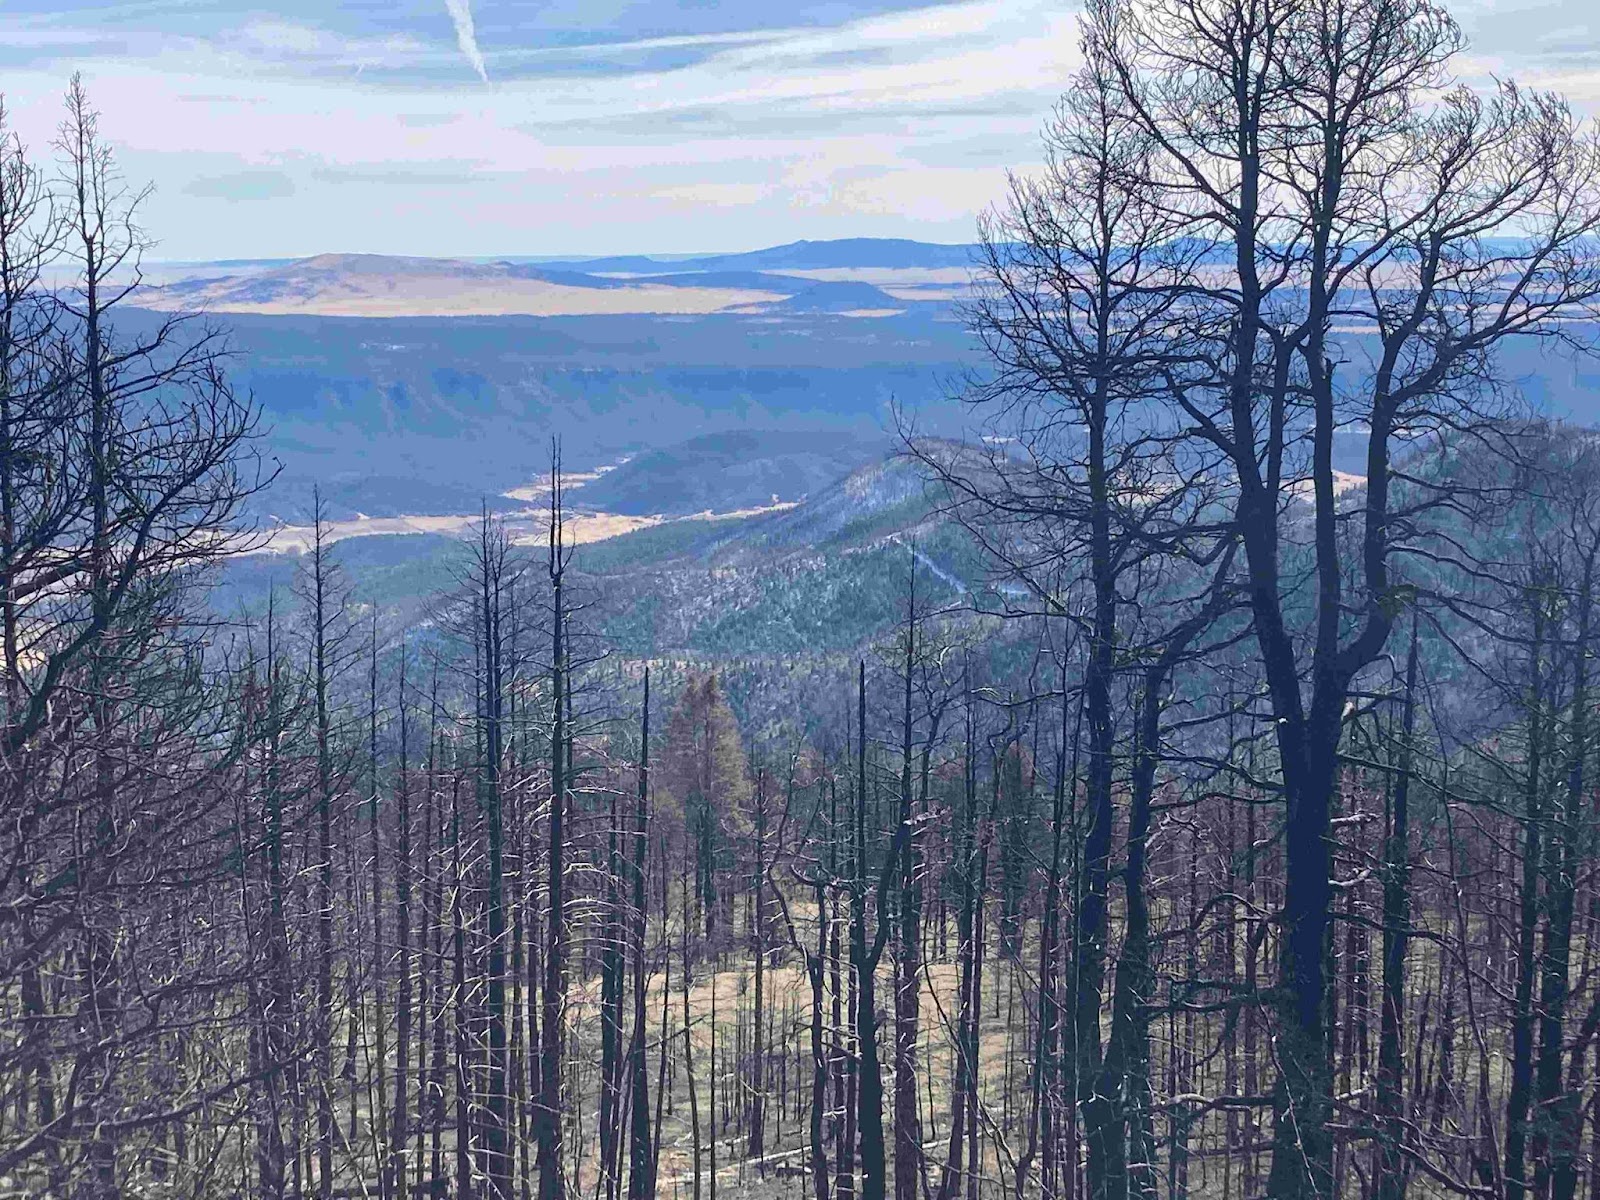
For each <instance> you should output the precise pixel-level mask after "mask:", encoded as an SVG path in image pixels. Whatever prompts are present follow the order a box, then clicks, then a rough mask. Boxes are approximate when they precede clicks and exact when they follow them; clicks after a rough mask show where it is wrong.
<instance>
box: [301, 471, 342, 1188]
mask: <svg viewBox="0 0 1600 1200" xmlns="http://www.w3.org/2000/svg"><path fill="white" fill-rule="evenodd" d="M323 514H324V510H323V506H322V497H321V494H320V493H318V494H317V495H316V496H315V497H314V499H313V509H312V522H311V547H310V552H309V554H308V555H307V556H306V560H305V563H304V564H303V567H302V577H301V585H300V586H301V590H302V595H303V599H304V600H305V601H306V604H307V607H308V614H307V615H308V616H309V617H310V620H311V630H310V633H311V686H312V695H313V702H314V704H315V708H314V724H313V726H312V736H313V739H314V744H315V747H316V759H317V762H316V791H315V797H316V830H317V846H316V855H317V858H316V863H317V867H316V885H315V899H314V901H313V906H314V908H315V910H316V914H317V960H316V961H317V975H316V1012H315V1015H314V1018H313V1022H312V1076H313V1078H312V1083H311V1087H312V1092H313V1096H314V1099H315V1103H316V1153H317V1195H318V1196H319V1197H320V1200H329V1197H330V1196H331V1195H332V1193H333V1142H334V1134H335V1128H334V1117H333V1090H334V1073H333V962H334V949H333V919H334V898H333V809H334V799H335V793H336V780H335V776H334V762H333V753H334V749H333V733H334V730H333V709H332V706H331V704H330V700H329V691H330V689H331V688H332V686H333V683H334V681H335V679H336V678H337V676H338V674H339V672H340V669H341V668H342V666H343V665H344V653H343V651H344V642H345V639H346V637H347V636H348V633H349V630H348V627H347V625H346V622H345V615H346V614H345V599H346V595H345V590H344V583H343V578H342V576H341V575H340V574H339V571H338V567H337V565H336V564H335V563H334V561H333V559H332V558H331V556H330V549H329V543H328V542H327V540H326V534H327V529H326V522H325V520H324V515H323Z"/></svg>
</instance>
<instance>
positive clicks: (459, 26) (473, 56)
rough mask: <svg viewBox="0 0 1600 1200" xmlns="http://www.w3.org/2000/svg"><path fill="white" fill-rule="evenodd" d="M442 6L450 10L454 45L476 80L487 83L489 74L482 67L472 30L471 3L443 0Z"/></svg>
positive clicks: (480, 56)
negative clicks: (458, 49)
mask: <svg viewBox="0 0 1600 1200" xmlns="http://www.w3.org/2000/svg"><path fill="white" fill-rule="evenodd" d="M444 6H445V7H446V8H448V9H449V10H450V19H451V20H452V21H454V22H455V26H456V45H458V46H460V47H461V53H463V54H465V55H466V56H467V61H468V62H470V63H471V64H472V69H473V70H474V71H476V72H477V73H478V78H479V79H481V80H483V81H484V82H485V83H488V82H489V72H488V70H487V69H486V68H485V67H484V65H483V51H481V50H479V49H478V35H477V33H476V32H475V31H474V30H473V28H472V5H471V3H470V2H469V0H444Z"/></svg>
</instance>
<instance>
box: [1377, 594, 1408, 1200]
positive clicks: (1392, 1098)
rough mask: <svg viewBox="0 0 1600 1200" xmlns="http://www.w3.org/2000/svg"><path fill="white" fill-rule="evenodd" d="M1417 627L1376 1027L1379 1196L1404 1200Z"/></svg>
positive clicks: (1386, 886) (1403, 722)
mask: <svg viewBox="0 0 1600 1200" xmlns="http://www.w3.org/2000/svg"><path fill="white" fill-rule="evenodd" d="M1416 695H1417V630H1416V625H1415V623H1413V625H1412V628H1411V648H1410V650H1408V651H1407V652H1406V684H1405V695H1404V698H1403V700H1402V707H1401V716H1400V754H1399V762H1398V764H1397V767H1396V772H1395V779H1394V784H1393V787H1392V788H1391V789H1390V801H1389V823H1388V824H1389V827H1388V830H1387V836H1386V837H1385V839H1384V854H1383V868H1384V874H1383V1010H1382V1012H1381V1013H1380V1014H1379V1027H1378V1079H1377V1101H1378V1114H1379V1118H1380V1120H1381V1121H1382V1125H1383V1129H1382V1134H1381V1138H1382V1140H1381V1142H1380V1143H1379V1152H1378V1163H1379V1166H1378V1200H1405V1194H1406V1182H1407V1177H1408V1175H1409V1174H1410V1164H1409V1163H1408V1162H1407V1161H1406V1158H1405V1133H1406V1124H1407V1122H1406V1119H1405V1074H1404V1065H1405V1064H1404V1057H1403V1056H1404V1054H1405V1047H1404V1044H1403V1039H1404V1033H1403V1030H1404V1029H1405V1012H1406V946H1407V939H1408V937H1409V933H1410V924H1411V768H1412V738H1413V736H1414V733H1415V730H1416V712H1417V707H1416Z"/></svg>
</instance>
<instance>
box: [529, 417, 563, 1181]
mask: <svg viewBox="0 0 1600 1200" xmlns="http://www.w3.org/2000/svg"><path fill="white" fill-rule="evenodd" d="M563 519H564V515H563V511H562V479H561V448H560V446H559V444H555V443H552V445H551V451H550V525H549V549H548V554H547V558H546V569H547V571H548V572H549V576H550V591H551V598H550V704H551V736H550V821H549V824H550V837H549V853H548V855H547V857H546V862H545V869H546V874H547V877H548V881H549V882H548V888H547V891H548V897H549V902H548V909H549V911H548V913H547V914H546V921H547V924H546V934H545V946H544V972H545V975H544V992H543V996H542V1004H541V1008H540V1013H539V1080H538V1084H539V1101H538V1105H537V1108H536V1110H535V1114H534V1136H535V1137H536V1138H537V1139H538V1147H539V1152H538V1167H539V1200H563V1197H564V1196H565V1195H566V1186H567V1185H566V1176H565V1174H564V1169H563V1166H562V1157H563V1155H562V1111H563V1110H562V1100H561V1091H562V1071H561V1045H562V1038H563V1033H564V1030H565V1028H566V1024H565V1019H564V1018H565V1013H564V1009H565V1008H566V996H567V911H566V892H565V888H566V871H567V832H566V815H567V793H568V789H569V787H570V782H569V780H568V778H567V768H568V766H569V765H570V763H571V758H570V748H569V745H568V741H569V738H570V730H569V728H568V701H567V697H568V693H569V690H570V688H571V678H570V673H569V670H568V654H567V642H566V634H567V599H566V593H565V585H566V575H567V565H568V563H570V562H571V560H572V548H571V547H570V546H569V545H568V544H567V541H566V531H565V528H564V526H563Z"/></svg>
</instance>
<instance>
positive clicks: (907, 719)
mask: <svg viewBox="0 0 1600 1200" xmlns="http://www.w3.org/2000/svg"><path fill="white" fill-rule="evenodd" d="M918 649H919V647H918V643H917V559H916V548H915V547H914V546H913V547H912V549H911V556H910V570H909V572H908V575H907V582H906V631H905V657H904V660H903V663H902V669H903V671H904V672H905V678H904V680H903V681H902V682H903V684H904V694H903V697H902V699H903V711H902V713H901V729H900V795H901V819H902V820H904V821H905V822H906V825H907V829H906V832H905V836H904V838H903V839H902V845H901V847H900V861H899V864H898V867H897V870H898V874H899V880H898V883H899V892H900V894H899V912H898V917H899V921H898V925H897V927H896V929H895V953H894V1195H895V1200H917V1191H918V1187H919V1185H920V1184H921V1181H922V1120H921V1108H920V1105H919V1102H918V1097H917V1039H918V1036H919V1035H918V1011H917V1009H918V1002H919V1000H920V998H921V991H922V877H921V866H920V864H919V862H918V838H917V836H916V828H915V825H914V821H915V819H916V814H914V813H913V812H912V807H911V795H912V788H913V786H914V783H913V778H914V777H913V774H912V772H913V766H912V752H913V746H912V738H913V736H914V734H915V724H914V720H913V715H912V706H911V702H912V694H913V689H914V683H915V676H916V668H917V652H918ZM930 744H931V743H930Z"/></svg>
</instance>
